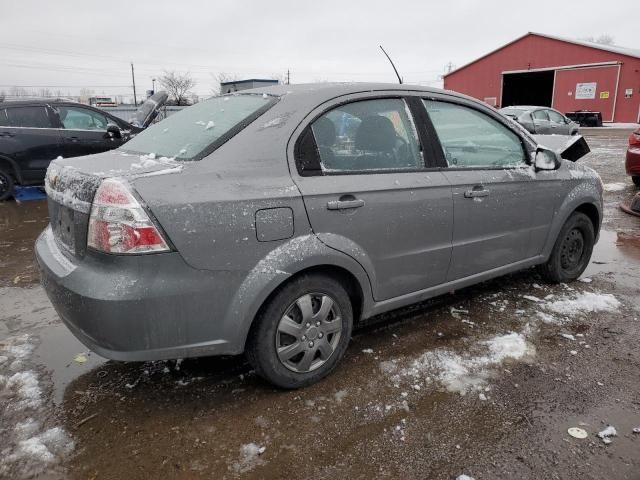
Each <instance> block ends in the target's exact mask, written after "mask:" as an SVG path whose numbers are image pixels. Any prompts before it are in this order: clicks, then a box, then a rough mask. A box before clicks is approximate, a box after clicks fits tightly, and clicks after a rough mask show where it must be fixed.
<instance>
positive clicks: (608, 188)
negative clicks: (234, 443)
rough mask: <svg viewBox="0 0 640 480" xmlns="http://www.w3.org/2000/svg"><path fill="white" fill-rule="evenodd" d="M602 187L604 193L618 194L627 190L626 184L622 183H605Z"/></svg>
mask: <svg viewBox="0 0 640 480" xmlns="http://www.w3.org/2000/svg"><path fill="white" fill-rule="evenodd" d="M602 187H603V188H604V191H605V192H620V191H622V190H624V189H625V188H627V184H626V183H622V182H615V183H605V184H604V185H603V186H602Z"/></svg>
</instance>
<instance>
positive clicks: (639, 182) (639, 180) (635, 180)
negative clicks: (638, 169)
mask: <svg viewBox="0 0 640 480" xmlns="http://www.w3.org/2000/svg"><path fill="white" fill-rule="evenodd" d="M631 180H633V183H635V184H636V185H637V186H638V187H640V175H635V176H633V177H631Z"/></svg>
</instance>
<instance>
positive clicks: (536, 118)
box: [499, 106, 580, 135]
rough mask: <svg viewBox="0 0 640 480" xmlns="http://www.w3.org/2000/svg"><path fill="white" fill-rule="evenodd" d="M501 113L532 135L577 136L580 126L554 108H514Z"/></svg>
mask: <svg viewBox="0 0 640 480" xmlns="http://www.w3.org/2000/svg"><path fill="white" fill-rule="evenodd" d="M499 111H500V113H502V114H503V115H506V116H507V117H509V118H511V119H512V120H515V121H516V122H518V123H519V124H520V125H522V126H523V127H524V128H526V129H527V131H528V132H530V133H537V134H542V135H577V134H578V133H579V132H580V125H579V124H577V123H576V122H574V121H573V120H570V119H569V118H567V117H566V116H565V115H563V114H562V113H560V112H559V111H557V110H554V109H553V108H548V107H532V106H512V107H505V108H501V109H500V110H499Z"/></svg>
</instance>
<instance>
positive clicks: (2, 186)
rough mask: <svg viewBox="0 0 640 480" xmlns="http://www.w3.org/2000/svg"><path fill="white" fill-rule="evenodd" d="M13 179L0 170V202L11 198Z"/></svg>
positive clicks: (7, 173)
mask: <svg viewBox="0 0 640 480" xmlns="http://www.w3.org/2000/svg"><path fill="white" fill-rule="evenodd" d="M13 186H14V181H13V177H12V176H11V174H10V173H9V172H7V171H6V170H3V169H1V168H0V202H2V201H4V200H6V199H7V198H9V197H11V196H13Z"/></svg>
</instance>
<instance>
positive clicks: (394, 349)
mask: <svg viewBox="0 0 640 480" xmlns="http://www.w3.org/2000/svg"><path fill="white" fill-rule="evenodd" d="M628 134H629V133H628V131H619V130H596V131H592V132H588V133H587V140H588V142H589V143H590V145H591V148H592V153H591V154H590V155H589V156H588V157H587V158H585V159H583V160H582V161H583V162H584V163H586V164H588V165H590V166H592V167H593V168H595V169H596V170H597V171H598V172H599V173H600V175H601V176H602V179H603V181H604V183H605V184H606V188H607V190H608V191H607V192H606V193H605V202H606V212H605V217H606V218H605V220H604V224H603V231H602V233H601V236H600V241H599V243H598V245H597V246H596V250H595V252H594V255H593V258H592V263H591V265H590V267H589V269H588V270H587V272H585V274H584V275H583V278H582V280H583V281H578V282H575V283H573V284H571V285H557V286H549V285H546V284H544V283H543V282H542V281H541V280H540V278H538V277H537V276H536V274H535V272H534V271H532V270H529V271H526V272H521V273H518V274H515V275H511V276H508V277H504V278H500V279H497V280H494V281H490V282H486V283H484V284H481V285H478V286H476V287H473V288H470V289H466V290H463V291H459V292H457V293H455V294H452V295H447V296H444V297H441V298H438V299H436V300H435V301H431V302H427V303H425V304H421V305H417V306H413V307H411V308H407V309H403V310H400V311H397V312H394V313H392V314H389V315H385V316H383V317H382V318H376V319H374V321H372V322H368V323H367V325H365V326H363V327H362V328H360V329H359V330H358V331H356V333H355V335H354V338H353V340H352V342H351V346H350V348H349V350H348V352H347V354H346V357H345V359H344V360H343V362H342V364H341V365H340V367H339V368H338V370H337V371H336V372H335V373H334V374H333V375H331V376H330V377H329V378H327V379H326V380H324V381H322V382H321V383H319V384H317V385H314V386H312V387H309V388H306V389H304V390H299V391H278V390H275V389H273V388H271V387H270V386H269V385H267V384H265V383H264V382H263V381H262V380H260V379H259V378H258V377H256V376H255V375H254V374H253V373H252V372H251V371H250V369H249V368H248V366H247V365H246V364H245V362H244V361H243V359H242V358H224V359H216V358H209V359H198V360H185V361H184V362H181V363H180V362H156V363H119V362H112V361H106V360H104V359H102V358H100V357H98V356H97V355H95V354H92V353H90V352H88V351H87V350H86V348H85V347H83V346H82V345H81V344H80V343H79V342H78V341H77V340H75V339H74V338H73V337H72V335H71V334H70V333H69V332H68V331H67V330H66V328H65V327H64V326H62V325H61V323H60V320H59V319H58V317H57V315H56V313H55V311H54V310H53V308H52V307H51V305H50V303H49V302H48V300H47V298H46V296H45V295H44V293H43V291H42V289H41V288H40V286H39V285H38V277H37V270H36V268H35V265H34V261H33V252H32V247H33V242H34V240H35V238H36V236H37V235H38V234H39V232H40V231H41V230H42V229H43V228H44V227H45V225H46V223H47V217H46V215H47V212H46V205H45V204H44V202H29V203H25V204H21V205H17V204H15V203H14V202H13V201H11V202H5V203H2V204H0V420H1V423H0V478H12V479H20V478H29V477H36V478H47V479H49V478H51V479H57V478H70V479H76V478H77V479H125V478H126V479H142V478H180V479H191V478H194V479H195V478H215V479H222V478H229V479H232V478H240V477H242V478H284V477H288V478H421V479H423V478H433V479H450V478H455V477H456V476H458V475H460V474H463V473H464V474H467V475H470V476H472V477H474V478H475V479H477V480H478V479H498V478H499V479H516V478H517V479H541V478H545V479H547V478H548V479H555V478H557V479H599V480H601V479H640V434H634V433H633V429H634V428H636V427H640V394H639V392H640V352H639V348H638V346H639V345H640V323H639V317H640V313H639V309H640V295H639V293H640V218H635V217H630V216H627V215H625V214H624V213H622V212H621V211H619V210H618V208H617V204H618V202H619V201H620V200H622V199H624V198H626V197H629V196H630V195H632V194H633V193H634V192H635V188H634V187H633V185H632V183H631V180H630V179H629V178H628V177H626V176H625V174H624V166H623V158H624V151H625V149H626V139H627V137H628ZM525 295H526V296H527V297H528V298H525V297H524V296H525ZM608 425H612V426H614V427H615V428H616V430H617V436H615V437H611V443H609V444H605V443H604V441H603V440H602V439H600V438H598V437H597V436H596V434H597V433H598V432H600V431H601V430H603V429H604V428H605V427H607V426H608ZM569 427H580V428H582V429H583V430H585V431H586V432H587V435H588V436H587V438H584V439H577V438H573V437H571V436H570V435H569V434H568V433H567V429H568V428H569Z"/></svg>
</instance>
